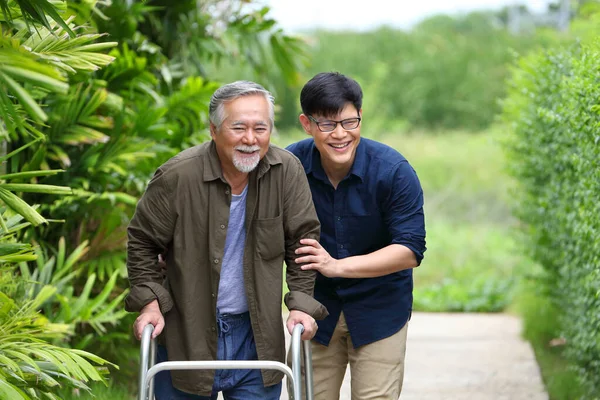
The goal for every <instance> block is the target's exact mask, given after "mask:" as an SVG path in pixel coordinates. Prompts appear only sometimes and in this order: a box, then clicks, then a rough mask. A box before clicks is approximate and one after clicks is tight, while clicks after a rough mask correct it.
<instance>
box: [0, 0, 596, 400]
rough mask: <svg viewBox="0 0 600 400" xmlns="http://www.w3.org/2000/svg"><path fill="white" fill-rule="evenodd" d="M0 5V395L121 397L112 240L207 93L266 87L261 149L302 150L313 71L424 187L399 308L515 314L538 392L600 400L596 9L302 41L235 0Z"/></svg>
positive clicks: (521, 11) (427, 23) (126, 327)
mask: <svg viewBox="0 0 600 400" xmlns="http://www.w3.org/2000/svg"><path fill="white" fill-rule="evenodd" d="M565 4H567V7H566V8H565ZM0 9H1V10H2V13H1V14H0V25H1V26H2V36H1V37H0V82H1V85H0V136H2V148H1V149H0V157H2V158H1V160H2V161H3V164H2V170H1V171H0V213H1V214H2V218H0V222H1V224H0V273H1V275H0V332H1V334H0V399H11V400H12V399H29V398H44V397H43V396H46V398H64V399H76V398H77V399H83V398H91V396H92V395H95V396H96V398H99V399H109V398H110V399H126V398H131V397H132V395H133V393H135V391H136V387H135V382H136V380H135V376H136V373H137V362H138V347H137V346H138V343H137V342H136V341H135V340H134V339H133V338H132V335H131V324H132V322H133V319H134V318H135V315H131V314H127V313H125V312H124V311H123V304H122V299H123V297H124V296H125V295H126V293H127V290H128V284H127V281H126V268H125V239H126V237H125V229H126V226H127V223H128V221H129V218H130V217H131V215H132V213H133V210H134V207H135V204H136V201H137V199H138V197H139V196H140V195H141V193H143V190H144V188H145V185H146V182H147V181H148V179H149V177H150V176H151V174H152V173H153V172H154V170H155V169H156V167H157V166H158V165H160V164H161V163H162V162H163V161H165V160H167V159H168V158H169V157H171V156H172V155H174V154H176V153H177V152H178V151H180V150H181V149H183V148H186V147H189V146H192V145H195V144H197V143H201V142H203V141H205V140H207V139H208V135H207V121H208V107H207V106H208V99H209V98H210V95H211V94H212V92H213V91H214V89H215V88H216V87H218V85H219V84H220V83H222V82H228V81H232V80H237V79H251V80H255V81H258V82H260V83H261V84H263V85H265V86H266V87H268V88H269V89H270V90H272V91H273V93H274V94H275V95H276V102H277V116H276V121H277V123H276V125H277V130H276V132H275V133H274V135H273V142H274V143H276V144H278V145H280V146H286V145H287V144H289V143H292V142H293V141H296V140H299V139H302V138H304V137H305V135H304V134H303V133H302V132H301V131H300V129H299V128H300V127H299V124H298V119H297V118H298V114H299V112H300V110H299V104H298V98H299V91H300V88H301V87H302V85H303V83H304V82H306V80H308V79H309V78H310V77H312V76H313V75H314V74H315V73H317V72H322V71H339V72H342V73H344V74H347V75H350V76H352V77H353V78H355V79H356V80H357V81H358V82H359V83H360V84H361V85H362V87H363V91H364V94H365V98H364V105H363V110H364V114H363V117H364V121H363V128H362V133H363V135H364V136H366V137H370V138H373V139H377V140H380V141H382V142H384V143H387V144H389V145H390V146H393V147H394V148H396V149H398V150H399V151H400V152H401V153H402V154H403V155H404V156H406V157H407V159H408V160H409V161H410V162H411V164H412V165H413V166H414V167H415V169H416V171H417V173H418V175H419V178H420V179H421V182H422V184H423V188H424V191H425V199H426V204H425V212H426V225H427V242H428V251H427V253H426V257H425V260H424V262H423V264H422V266H420V267H419V268H418V269H417V270H416V271H415V296H414V298H415V309H416V310H419V311H458V312H502V311H504V312H511V313H516V314H518V315H520V316H522V317H523V319H524V326H525V332H524V334H525V336H526V338H527V339H528V340H530V341H531V343H532V345H533V346H534V348H535V350H536V355H537V357H538V361H539V362H540V365H541V367H542V373H543V376H544V381H545V383H546V385H547V387H548V390H549V392H550V395H551V398H552V399H596V398H598V397H597V393H599V392H600V378H599V376H600V337H599V336H598V332H600V304H599V303H600V300H599V297H600V273H599V270H600V266H599V265H600V261H599V259H598V257H599V256H598V254H600V247H599V246H600V236H599V235H600V233H599V231H600V221H599V220H598V218H599V217H598V215H600V213H599V212H598V211H600V210H599V209H598V204H600V199H599V198H598V197H599V193H600V188H599V187H598V186H599V182H600V177H599V176H598V171H600V168H599V167H600V166H599V165H598V161H597V160H598V159H600V154H598V142H599V141H600V139H598V137H599V136H598V133H597V129H598V126H599V125H598V122H600V121H599V120H598V114H597V111H598V107H597V102H598V93H597V90H598V89H597V87H598V78H597V71H598V68H599V67H600V52H599V51H598V43H597V42H596V40H595V39H596V37H597V35H598V29H599V26H600V25H598V22H599V20H598V15H599V14H598V13H599V11H600V4H599V3H598V2H597V1H585V0H582V1H572V2H569V1H567V2H560V3H559V2H557V3H556V4H550V6H549V7H548V9H547V10H544V11H543V12H542V13H541V14H539V13H538V14H536V13H533V12H532V11H531V10H528V9H527V7H525V6H515V7H506V8H503V9H499V10H495V11H476V12H471V13H466V14H460V15H452V16H450V15H435V16H432V17H429V18H427V19H425V20H423V21H421V22H420V23H418V24H416V25H415V26H412V27H411V28H407V29H402V30H401V29H397V28H391V27H379V28H375V29H372V30H368V31H362V32H359V31H352V30H348V31H339V30H337V31H329V30H314V31H306V32H303V33H301V34H297V35H291V34H289V33H287V32H285V31H283V30H282V29H281V27H280V26H279V25H278V23H277V21H275V20H273V19H272V18H271V17H270V13H269V9H268V7H263V6H262V5H261V3H260V2H258V1H251V0H239V1H238V0H228V1H216V0H204V1H179V2H177V3H174V4H170V3H169V2H166V1H164V0H163V1H160V0H159V1H147V2H131V1H125V0H112V1H111V0H98V1H79V0H78V1H75V0H69V1H66V2H62V1H50V2H49V1H47V0H19V1H16V0H0ZM565 10H566V12H567V22H568V24H567V26H565V24H564V19H560V18H559V17H560V16H561V15H564V12H565ZM515 16H517V17H518V21H519V24H517V25H516V24H515V18H516V17H515ZM34 349H35V350H34ZM78 365H83V367H78ZM117 368H118V369H117ZM108 373H110V375H109V376H107V374H108ZM52 396H54V397H52Z"/></svg>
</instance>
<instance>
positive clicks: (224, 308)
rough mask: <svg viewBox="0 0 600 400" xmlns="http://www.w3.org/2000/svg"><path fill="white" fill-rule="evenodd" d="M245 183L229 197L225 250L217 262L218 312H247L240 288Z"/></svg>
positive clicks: (242, 261) (244, 297)
mask: <svg viewBox="0 0 600 400" xmlns="http://www.w3.org/2000/svg"><path fill="white" fill-rule="evenodd" d="M247 193H248V185H246V187H245V188H244V191H243V192H242V193H241V194H239V195H232V196H231V207H230V209H229V224H228V226H227V237H226V238H225V252H224V255H223V263H222V264H221V279H220V280H219V297H218V298H217V308H218V309H219V312H220V313H221V314H241V313H244V312H246V311H248V301H247V299H246V288H245V287H244V269H243V263H244V245H245V244H246V229H245V228H246V223H245V219H246V194H247Z"/></svg>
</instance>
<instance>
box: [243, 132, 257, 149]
mask: <svg viewBox="0 0 600 400" xmlns="http://www.w3.org/2000/svg"><path fill="white" fill-rule="evenodd" d="M242 142H243V143H244V144H245V145H248V146H253V145H254V144H256V133H255V132H254V129H247V130H246V132H245V133H244V136H243V137H242Z"/></svg>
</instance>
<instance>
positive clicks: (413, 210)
mask: <svg viewBox="0 0 600 400" xmlns="http://www.w3.org/2000/svg"><path fill="white" fill-rule="evenodd" d="M389 179H390V181H391V183H392V184H391V186H390V187H391V190H390V194H389V196H388V198H387V201H386V204H385V207H384V210H386V211H385V215H384V219H385V223H386V225H387V226H388V229H389V232H390V234H391V236H392V241H391V243H393V244H400V245H403V246H405V247H407V248H409V249H410V250H411V251H412V252H413V253H414V254H415V257H416V259H417V264H418V265H419V264H421V261H422V260H423V257H424V253H425V250H426V246H425V217H424V214H423V189H422V188H421V183H420V182H419V178H418V177H417V174H416V172H415V171H414V169H413V168H412V167H411V166H410V164H409V163H408V162H407V161H402V162H400V163H399V164H398V165H397V166H396V167H395V168H393V169H392V170H391V172H390V177H389Z"/></svg>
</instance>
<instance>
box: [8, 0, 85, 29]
mask: <svg viewBox="0 0 600 400" xmlns="http://www.w3.org/2000/svg"><path fill="white" fill-rule="evenodd" d="M14 1H15V2H16V3H17V4H18V5H19V7H20V8H21V12H22V16H23V18H24V19H25V20H26V21H29V22H36V23H38V24H40V25H42V26H44V27H46V28H47V29H50V23H49V22H48V19H47V18H46V16H49V17H50V18H52V19H53V20H54V22H55V23H56V24H58V25H60V26H61V27H62V28H63V29H65V30H66V31H67V32H68V33H69V35H70V36H71V37H74V36H75V33H74V32H73V31H72V30H71V28H70V27H69V25H68V24H67V23H66V22H65V21H64V20H63V19H62V18H61V17H60V15H59V14H58V12H57V11H56V8H55V7H54V5H53V4H51V3H50V2H49V1H48V0H14Z"/></svg>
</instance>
